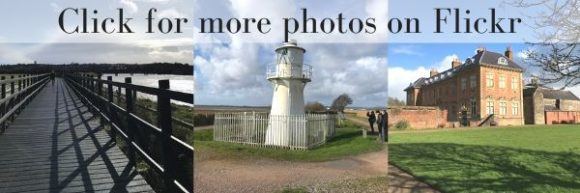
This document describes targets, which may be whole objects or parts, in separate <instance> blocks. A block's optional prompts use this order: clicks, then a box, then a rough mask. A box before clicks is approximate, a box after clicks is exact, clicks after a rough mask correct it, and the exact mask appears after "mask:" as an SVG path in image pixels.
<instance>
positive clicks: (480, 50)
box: [476, 47, 485, 54]
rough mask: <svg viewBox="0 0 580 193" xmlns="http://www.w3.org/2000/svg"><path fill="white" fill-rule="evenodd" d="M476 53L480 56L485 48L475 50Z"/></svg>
mask: <svg viewBox="0 0 580 193" xmlns="http://www.w3.org/2000/svg"><path fill="white" fill-rule="evenodd" d="M476 51H477V54H481V53H483V52H484V51H485V47H479V48H477V50H476Z"/></svg>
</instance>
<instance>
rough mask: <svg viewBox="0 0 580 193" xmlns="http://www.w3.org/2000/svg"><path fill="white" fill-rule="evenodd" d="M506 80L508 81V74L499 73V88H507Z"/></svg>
mask: <svg viewBox="0 0 580 193" xmlns="http://www.w3.org/2000/svg"><path fill="white" fill-rule="evenodd" d="M505 81H506V76H505V75H502V74H500V75H499V83H498V84H499V85H498V87H499V88H505Z"/></svg>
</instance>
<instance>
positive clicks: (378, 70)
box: [194, 42, 388, 106]
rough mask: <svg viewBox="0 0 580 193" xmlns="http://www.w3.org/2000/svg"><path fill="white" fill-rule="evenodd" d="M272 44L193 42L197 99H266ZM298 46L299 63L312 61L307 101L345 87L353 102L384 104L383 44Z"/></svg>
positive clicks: (256, 102) (326, 100)
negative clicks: (301, 49)
mask: <svg viewBox="0 0 580 193" xmlns="http://www.w3.org/2000/svg"><path fill="white" fill-rule="evenodd" d="M276 46H278V45H274V44H250V43H241V42H240V43H233V44H231V45H228V44H203V45H198V46H197V47H196V54H195V56H194V58H195V59H194V65H195V66H196V84H197V86H196V88H197V91H196V93H197V96H200V98H198V99H197V101H198V102H200V104H231V105H269V104H270V102H271V96H272V86H271V84H270V83H269V82H268V81H267V80H266V77H265V72H266V68H267V67H266V66H267V65H274V60H275V55H274V51H273V50H274V48H275V47H276ZM302 46H303V47H304V48H305V49H307V52H306V55H305V57H306V62H305V63H307V64H309V65H311V66H312V67H313V75H312V82H310V83H308V84H307V86H306V89H305V97H306V100H307V101H320V102H322V103H324V104H327V105H330V103H331V102H332V100H333V99H334V98H335V97H337V96H338V95H340V94H343V93H347V94H349V95H350V96H351V97H352V98H353V100H354V104H353V105H355V106H378V105H384V104H386V97H387V89H388V84H387V75H388V74H387V73H388V71H387V66H386V63H387V59H386V57H385V55H386V54H385V53H384V50H386V49H384V45H383V47H381V46H379V45H373V44H360V45H359V44H304V45H302ZM197 96H196V97H197ZM209 96H214V97H209ZM218 99H220V100H218ZM221 99H225V100H221Z"/></svg>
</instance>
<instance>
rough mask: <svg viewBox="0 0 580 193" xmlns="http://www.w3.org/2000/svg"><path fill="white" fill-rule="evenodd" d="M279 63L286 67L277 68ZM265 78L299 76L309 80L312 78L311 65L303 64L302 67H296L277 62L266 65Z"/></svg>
mask: <svg viewBox="0 0 580 193" xmlns="http://www.w3.org/2000/svg"><path fill="white" fill-rule="evenodd" d="M279 65H282V66H284V65H286V66H288V67H286V68H283V69H279V68H278V67H279ZM266 78H268V79H270V78H300V79H307V80H310V79H311V78H312V66H310V65H308V64H303V65H302V68H298V67H296V66H295V65H292V64H278V65H272V66H268V69H267V71H266Z"/></svg>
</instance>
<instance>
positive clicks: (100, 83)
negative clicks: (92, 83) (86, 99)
mask: <svg viewBox="0 0 580 193" xmlns="http://www.w3.org/2000/svg"><path fill="white" fill-rule="evenodd" d="M97 79H98V83H97V89H99V90H97V94H98V95H99V96H103V82H101V80H102V75H101V74H99V75H97Z"/></svg>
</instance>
